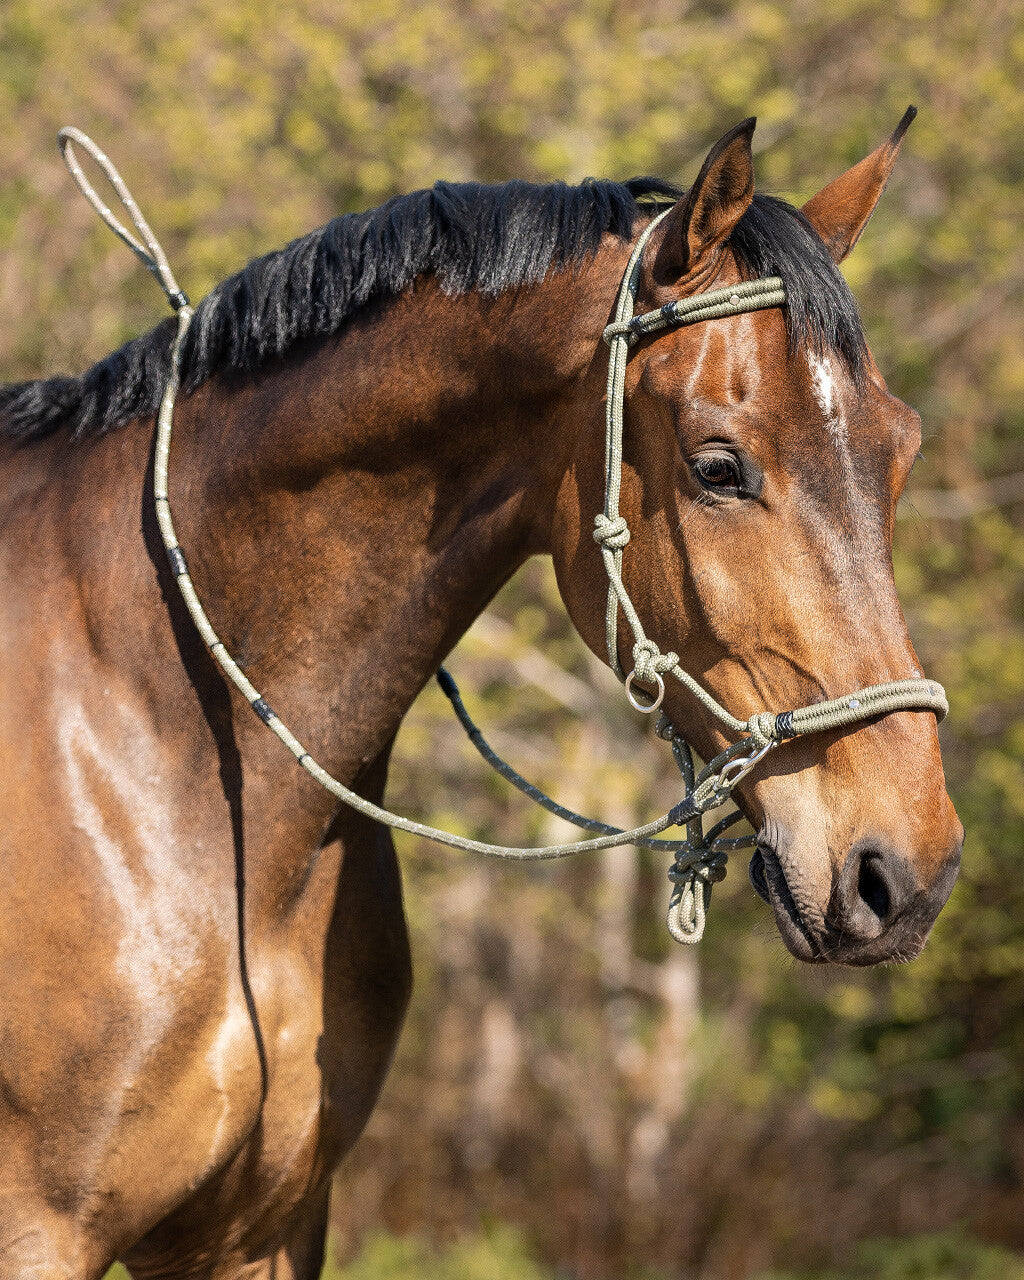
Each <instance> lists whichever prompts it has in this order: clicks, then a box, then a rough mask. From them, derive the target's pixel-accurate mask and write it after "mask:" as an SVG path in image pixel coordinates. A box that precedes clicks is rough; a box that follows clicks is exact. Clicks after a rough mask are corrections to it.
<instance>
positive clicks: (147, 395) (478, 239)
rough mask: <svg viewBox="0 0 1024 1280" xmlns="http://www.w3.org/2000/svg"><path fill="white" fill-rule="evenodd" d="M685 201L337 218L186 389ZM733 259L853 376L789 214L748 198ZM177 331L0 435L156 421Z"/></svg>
mask: <svg viewBox="0 0 1024 1280" xmlns="http://www.w3.org/2000/svg"><path fill="white" fill-rule="evenodd" d="M680 194H681V192H680V191H679V190H678V189H677V188H675V187H672V186H670V185H669V184H668V183H665V182H662V181H661V180H660V179H656V178H634V179H632V180H630V181H629V182H626V183H616V182H608V181H597V180H593V179H588V180H587V181H585V182H583V183H581V184H579V185H578V186H569V185H567V184H565V183H562V182H556V183H550V184H547V185H543V186H540V185H535V184H532V183H527V182H507V183H503V184H500V185H495V186H486V185H482V184H479V183H448V182H439V183H437V184H436V185H435V186H434V187H432V188H430V189H429V190H424V191H415V192H413V193H412V194H410V195H406V196H397V197H395V198H394V199H393V200H389V201H388V202H387V203H386V204H383V205H381V206H380V207H379V208H377V209H373V210H371V211H370V212H368V213H360V214H348V215H345V216H343V217H340V218H335V219H334V220H333V221H332V222H329V223H328V224H327V225H326V226H325V227H322V228H320V229H319V230H317V231H313V232H311V233H310V234H309V235H307V236H303V237H302V238H301V239H299V240H295V241H293V242H292V243H291V244H289V245H287V246H286V247H285V248H284V249H280V250H278V251H276V252H274V253H269V254H267V255H266V256H265V257H262V258H257V259H255V260H254V261H252V262H250V263H249V264H248V266H246V267H245V268H243V270H241V271H240V272H238V273H237V274H236V275H234V276H231V277H230V278H229V279H227V280H225V281H223V282H222V283H221V284H219V285H217V287H216V288H215V289H214V290H213V291H212V292H211V293H210V294H208V295H207V297H205V298H204V299H203V300H202V302H200V303H199V305H198V306H197V308H196V313H195V316H194V318H193V320H192V324H191V326H190V327H189V331H188V334H187V335H186V340H185V346H184V350H183V358H182V369H183V378H182V383H183V387H184V389H185V391H186V392H188V391H191V390H194V389H195V388H196V387H197V386H199V385H200V384H201V383H202V382H204V381H206V379H208V378H210V377H211V376H212V375H213V374H215V373H217V372H218V371H220V370H224V369H239V370H245V369H254V368H256V367H258V366H259V365H261V364H263V363H265V362H266V361H268V360H270V359H273V358H274V357H278V356H282V355H284V354H285V353H286V352H287V351H289V350H290V349H291V348H293V347H294V346H295V345H296V344H298V343H300V342H302V341H304V340H307V339H310V338H316V337H322V336H325V335H327V334H331V333H334V332H336V331H337V330H338V329H339V328H340V327H341V326H342V325H343V324H344V323H345V321H346V320H348V319H349V318H350V317H351V316H353V315H354V314H355V313H356V312H358V311H359V310H360V309H361V308H362V307H364V306H366V304H367V303H369V302H371V301H372V300H374V299H379V298H387V297H394V296H396V295H397V294H399V293H401V292H403V290H405V289H407V288H409V286H410V285H411V284H412V283H413V281H414V280H415V279H416V278H417V277H418V276H421V275H424V274H428V273H429V274H432V275H433V276H434V277H435V278H436V279H437V281H438V284H439V286H440V288H441V289H442V291H443V292H445V293H447V294H451V295H455V294H462V293H467V292H470V291H472V290H476V291H478V292H481V293H485V294H488V295H491V296H494V295H497V294H499V293H503V292H505V291H506V290H508V289H513V288H517V287H519V286H522V285H529V284H536V283H539V282H540V281H541V280H542V279H543V278H544V276H545V275H546V274H547V273H548V271H550V270H551V269H552V268H554V269H555V270H561V269H566V268H571V267H573V266H575V265H579V264H581V263H583V262H584V261H585V260H586V259H587V258H589V257H592V256H593V255H594V254H595V253H596V252H597V250H598V248H599V246H600V243H601V238H602V236H604V235H606V234H611V235H614V236H617V237H618V238H619V239H621V240H624V241H625V240H629V239H631V238H632V235H633V229H634V225H635V222H636V220H637V217H638V216H639V215H641V213H642V212H643V208H644V205H643V201H644V198H645V197H646V198H647V199H648V200H650V199H651V198H652V197H653V198H657V197H662V198H667V199H672V198H675V197H678V196H679V195H680ZM731 246H732V248H733V250H734V251H735V254H736V257H737V258H738V260H739V262H740V264H741V268H742V269H743V270H744V271H745V272H747V273H749V274H750V275H751V276H756V275H778V276H781V277H782V279H783V280H784V282H785V285H786V295H787V300H788V301H787V315H788V323H789V329H790V336H791V340H792V341H793V342H794V344H799V343H802V342H807V343H809V344H810V345H811V346H813V347H815V348H816V349H820V350H824V349H826V348H832V349H835V350H837V351H838V352H839V353H840V355H842V357H843V358H844V360H846V362H847V363H848V364H849V366H850V368H851V369H852V370H854V371H855V372H856V371H857V370H859V368H860V367H861V364H862V362H863V357H864V351H865V343H864V335H863V331H862V329H861V325H860V319H859V316H858V314H857V308H856V304H855V303H854V300H853V296H852V295H851V293H850V291H849V289H848V288H847V286H846V283H845V281H844V280H843V278H842V276H841V275H840V273H839V271H838V269H837V268H836V266H835V264H834V263H833V262H832V259H831V258H830V257H829V255H828V251H827V250H826V249H825V246H824V245H823V244H822V242H821V240H820V239H818V237H817V235H816V234H815V232H814V231H813V229H812V228H811V227H810V225H809V223H808V222H807V220H806V219H805V218H804V217H803V216H802V215H801V214H800V213H799V212H798V211H797V210H796V209H794V208H793V207H792V206H790V205H787V204H785V203H784V202H783V201H781V200H777V199H774V198H773V197H770V196H755V197H754V202H753V204H752V205H751V206H750V208H749V209H748V210H747V212H746V213H745V214H744V216H743V218H742V219H741V220H740V222H739V224H738V226H737V227H736V228H735V230H734V231H733V234H732V238H731ZM174 328H175V326H174V322H173V321H172V320H166V321H164V322H163V324H160V325H158V326H157V327H156V328H155V329H153V330H152V331H151V332H149V333H147V334H144V335H143V336H142V337H140V338H136V339H135V340H134V341H132V342H129V343H128V344H127V345H126V346H124V347H122V348H121V349H120V350H118V351H115V352H114V353H113V354H112V355H109V356H107V357H106V359H104V360H101V361H100V362H99V363H98V364H95V365H93V367H92V368H91V369H88V370H87V371H86V372H85V373H83V374H81V375H80V376H78V377H56V378H47V379H44V380H40V381H36V382H23V383H15V384H9V385H7V386H0V415H2V418H3V422H2V425H0V431H2V433H3V434H4V435H5V436H7V437H8V438H15V439H20V440H32V439H38V438H41V437H43V436H47V435H50V434H51V433H52V432H54V431H56V430H58V429H60V430H66V431H67V432H69V433H70V435H71V436H72V438H78V437H82V436H85V435H90V434H96V433H100V432H103V431H108V430H112V429H113V428H115V427H117V426H120V425H122V424H123V423H125V422H129V421H131V420H132V419H133V418H138V417H149V416H152V415H153V414H155V413H156V410H157V408H158V406H159V402H160V397H161V395H162V393H163V388H164V385H165V383H166V380H167V376H168V373H169V369H170V350H171V341H172V338H173V334H174Z"/></svg>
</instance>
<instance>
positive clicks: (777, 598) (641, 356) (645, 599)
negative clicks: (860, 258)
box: [554, 111, 963, 964]
mask: <svg viewBox="0 0 1024 1280" xmlns="http://www.w3.org/2000/svg"><path fill="white" fill-rule="evenodd" d="M912 118H913V112H912V111H909V112H908V113H907V115H906V116H905V117H904V119H903V120H902V121H901V122H900V125H899V126H898V128H897V129H896V131H895V132H894V133H893V134H892V136H891V137H890V138H889V139H888V140H887V141H886V142H885V143H884V144H883V145H882V146H881V147H879V148H878V149H877V150H876V151H874V152H873V153H872V154H871V155H869V156H868V157H867V158H866V159H864V160H862V161H861V162H860V163H859V164H857V165H855V166H854V167H853V168H852V169H850V170H849V171H848V172H847V173H845V174H843V175H842V176H841V177H839V178H838V179H836V180H835V181H834V182H832V183H831V184H830V185H828V186H827V187H825V188H824V189H823V190H822V191H820V192H819V193H818V194H817V195H816V196H814V197H813V199H811V200H810V201H809V202H808V203H807V204H806V205H805V206H804V207H803V210H802V211H798V210H796V209H794V208H792V207H791V206H789V205H786V204H784V203H783V202H781V201H776V200H773V199H771V198H770V197H764V196H755V195H754V176H753V163H752V155H751V147H750V142H751V136H752V133H753V127H754V122H753V121H752V120H749V121H746V122H744V123H743V124H741V125H739V126H737V127H736V128H734V129H733V130H731V131H730V132H729V133H728V134H726V135H725V137H724V138H722V139H721V141H719V142H718V144H717V145H716V146H715V147H714V148H713V149H712V151H711V152H710V154H709V155H708V157H707V159H706V160H705V162H704V165H703V167H702V169H701V171H700V175H699V176H698V178H697V181H696V182H695V183H694V185H693V187H692V188H691V189H690V191H689V192H688V193H686V194H685V195H684V196H682V197H681V198H680V199H678V201H677V202H676V203H675V204H674V206H673V207H672V208H671V210H670V211H669V212H668V214H667V216H665V217H664V218H663V219H662V220H661V223H660V225H659V226H658V227H656V228H655V230H654V232H653V234H652V235H651V238H650V241H649V243H648V245H647V246H646V248H645V250H644V256H643V259H642V262H641V272H640V278H639V288H638V299H637V310H638V312H640V311H643V312H647V311H652V310H654V309H657V308H660V307H662V306H664V305H665V304H668V303H672V302H675V301H677V300H679V299H681V298H686V297H688V296H692V295H694V294H698V293H701V292H704V291H706V290H708V289H717V288H720V287H721V286H728V285H732V284H738V283H739V282H741V281H743V280H746V279H750V278H752V277H756V276H780V277H781V278H782V279H783V280H784V282H785V287H786V297H787V302H786V305H785V307H784V308H783V307H778V306H776V307H773V308H770V309H766V310H760V311H752V312H747V313H744V314H740V315H732V316H725V317H720V318H716V319H713V320H708V321H705V322H702V323H697V324H692V325H689V326H687V327H684V328H670V329H668V330H663V331H662V332H660V333H655V334H652V335H650V336H647V337H643V338H642V339H641V340H640V341H639V342H638V343H637V344H636V345H635V346H634V347H633V350H632V353H631V355H630V358H629V364H628V366H627V372H626V379H625V443H624V462H623V478H622V495H621V510H622V513H623V514H624V515H625V517H626V519H627V521H628V524H629V527H630V529H631V530H632V537H631V541H630V543H629V546H628V548H627V549H626V551H625V554H624V558H623V570H622V572H623V579H624V581H625V583H626V584H627V586H628V590H629V593H630V596H631V597H632V600H633V603H634V604H635V606H636V609H637V612H638V614H639V616H640V617H641V618H642V619H643V625H644V628H645V629H646V631H647V634H648V635H649V636H651V637H652V638H653V639H654V640H655V641H656V642H657V643H658V644H659V645H660V647H661V649H662V650H668V649H671V650H674V651H675V652H677V653H678V654H679V656H680V663H681V666H682V667H683V669H684V670H685V671H687V672H689V673H690V674H691V675H693V676H694V677H696V678H697V680H698V681H699V682H700V683H701V684H702V685H703V686H704V687H705V688H706V689H707V690H709V691H710V692H711V693H712V694H713V696H714V697H715V698H716V699H717V700H718V701H719V702H720V703H721V704H722V705H723V706H725V707H727V708H729V710H730V711H732V712H733V713H734V714H735V715H736V716H738V717H739V718H740V719H746V718H747V717H748V716H751V715H754V714H755V713H757V712H759V711H762V710H765V709H772V710H776V711H780V710H783V709H785V708H789V707H800V706H803V705H806V704H809V703H814V702H821V701H825V700H828V699H832V698H836V697H839V696H841V695H844V694H848V693H851V692H852V691H854V690H857V689H860V688H863V687H865V686H868V685H876V684H880V683H884V682H887V681H895V680H900V679H905V678H908V677H915V676H920V674H921V672H920V662H919V661H918V659H917V657H916V655H915V653H914V649H913V646H912V644H911V641H910V637H909V635H908V632H907V626H906V623H905V621H904V618H903V614H902V611H901V608H900V604H899V600H898V598H897V595H896V588H895V584H894V581H893V566H892V538H893V528H894V520H895V510H896V503H897V501H898V499H899V497H900V495H901V493H902V492H903V489H904V487H905V485H906V482H907V477H908V475H909V473H910V469H911V466H912V464H913V461H914V458H915V456H916V455H917V452H918V449H919V446H920V442H921V429H920V419H919V417H918V415H917V414H916V413H915V412H914V411H913V410H912V409H910V408H908V407H907V406H906V405H905V404H903V403H901V402H900V401H899V400H898V399H897V398H896V397H894V396H893V395H892V394H891V393H890V392H889V391H888V389H887V387H886V385H885V382H884V380H883V378H882V376H881V374H880V373H879V371H878V368H877V367H876V365H875V363H874V361H873V359H872V357H871V355H870V352H869V351H868V348H867V344H866V342H865V339H864V335H863V330H862V328H861V325H860V321H859V318H858V315H857V310H856V306H855V304H854V302H853V298H852V295H851V294H850V292H849V289H848V288H847V286H846V284H845V282H844V281H843V278H842V276H841V275H840V273H839V271H838V268H837V265H836V264H837V263H839V262H840V261H841V260H842V259H843V258H844V257H845V256H846V254H847V253H848V252H849V251H850V249H851V248H852V247H853V245H854V244H855V243H856V241H857V239H858V238H859V236H860V234H861V232H862V231H863V229H864V226H865V224H866V223H867V221H868V218H869V217H870V215H871V213H872V211H873V210H874V207H875V205H876V203H877V201H878V199H879V197H880V196H881V193H882V191H883V189H884V187H885V185H886V182H887V180H888V178H889V175H890V173H891V171H892V168H893V165H894V163H895V160H896V156H897V153H898V150H899V146H900V142H901V140H902V136H903V134H904V132H905V130H906V128H907V126H908V125H909V123H910V121H911V119H912ZM597 447H598V444H597V435H596V432H595V433H590V434H587V433H584V435H583V436H582V437H581V444H580V446H579V450H578V453H577V457H576V460H575V463H574V467H573V472H574V479H575V484H566V485H565V486H563V497H564V496H565V494H566V493H567V492H568V491H570V490H572V489H575V490H576V491H577V494H578V492H579V491H584V492H587V491H589V492H590V493H593V491H594V485H595V481H594V479H593V476H594V472H595V471H596V470H597V468H598V467H599V465H600V464H599V462H598V461H596V460H595V450H596V448H597ZM584 476H585V477H586V478H585V479H583V477H584ZM573 501H574V502H576V503H578V497H577V496H575V495H574V497H573ZM555 530H556V532H555V537H554V547H555V563H556V571H557V572H558V575H559V582H560V586H561V589H562V593H563V596H564V598H565V600H566V604H567V606H568V608H569V611H570V613H571V615H572V617H573V619H574V621H575V622H576V625H577V626H578V628H579V629H580V631H581V633H582V634H583V636H584V638H585V639H586V640H587V642H588V644H590V646H591V647H592V648H593V649H594V650H595V652H597V653H599V654H602V656H603V653H604V649H605V645H604V635H603V633H602V630H601V621H602V618H603V614H604V610H603V603H602V602H603V595H604V591H605V590H606V584H605V582H604V580H603V579H604V575H603V571H602V568H601V563H600V558H599V556H598V553H597V550H596V549H595V548H593V547H588V546H587V545H586V543H587V542H588V541H589V539H588V538H587V537H586V536H585V535H586V530H585V529H582V528H581V527H580V522H579V521H578V520H574V519H572V518H563V519H560V517H559V514H558V513H557V512H556V519H555ZM595 595H596V597H597V599H595ZM631 642H632V641H631V638H630V637H629V635H628V633H627V631H626V629H625V626H624V624H622V623H620V636H619V645H620V652H621V653H622V655H623V663H624V666H625V669H626V670H627V671H628V670H629V668H630V664H629V662H628V660H627V659H626V658H625V655H627V654H628V653H629V645H630V644H631ZM669 685H670V687H669V689H668V692H667V695H666V702H665V710H666V712H667V714H668V716H669V718H670V719H671V720H672V722H673V723H674V724H675V725H676V726H678V727H679V728H680V729H682V730H684V731H685V733H686V736H687V737H688V738H689V739H690V740H691V741H692V742H693V743H694V745H695V746H696V747H697V749H698V750H699V751H700V752H701V754H702V755H704V757H705V758H706V759H711V757H712V756H714V755H716V754H717V753H718V752H720V751H721V750H722V749H723V747H724V746H725V745H727V743H728V741H729V739H728V738H727V737H726V736H724V735H723V733H722V730H721V726H720V725H718V724H717V722H716V721H715V720H713V719H712V718H711V716H710V715H709V714H708V712H707V711H706V710H705V709H704V708H703V707H702V706H701V705H700V704H699V703H698V702H697V701H696V700H695V699H694V698H693V697H692V695H690V694H689V693H688V692H687V691H686V689H685V688H682V687H680V686H679V685H678V684H676V683H675V682H672V681H670V682H669ZM737 799H738V801H739V803H740V806H741V808H742V809H743V811H744V813H745V814H746V816H747V817H748V818H749V820H750V822H751V823H752V825H753V826H754V829H755V831H756V832H757V849H756V852H755V854H754V857H753V859H752V861H751V867H750V875H751V880H752V882H753V884H754V887H755V889H756V890H757V892H758V893H759V894H760V896H761V897H763V898H764V900H765V901H766V902H768V903H770V904H771V906H772V909H773V911H774V913H775V918H776V921H777V923H778V927H779V930H780V932H781V934H782V937H783V939H784V940H785V942H786V945H787V946H788V947H789V949H790V950H791V951H792V952H793V954H794V955H796V956H798V957H799V958H800V959H802V960H807V961H817V962H821V961H828V960H831V961H837V962H843V963H847V964H870V963H875V962H878V961H884V960H904V959H909V958H911V957H913V956H914V955H916V954H917V953H918V952H919V950H920V948H921V947H922V946H923V944H924V940H925V938H926V936H927V934H928V931H929V929H930V927H931V925H932V923H933V922H934V920H935V918H936V916H937V914H938V912H939V910H940V909H941V907H942V906H943V905H944V903H945V901H946V899H947V898H948V896H949V893H950V891H951V889H952V885H953V882H954V880H955V878H956V873H957V869H958V866H959V860H960V847H961V844H962V839H963V830H962V828H961V826H960V823H959V821H958V819H957V817H956V814H955V812H954V809H953V806H952V803H951V802H950V800H949V797H948V796H947V794H946V788H945V781H944V777H943V771H942V763H941V760H940V755H939V743H938V737H937V732H936V721H935V716H934V715H933V714H932V713H930V712H927V711H918V710H904V711H899V712H896V713H892V714H889V715H884V716H879V717H875V718H874V719H872V720H868V721H865V722H863V723H861V724H859V725H852V726H848V727H846V728H844V729H833V730H830V731H827V732H822V733H818V734H813V735H811V736H808V737H804V738H800V739H797V740H795V741H791V742H786V743H783V744H782V745H781V747H780V748H779V749H778V750H776V751H773V752H771V753H770V755H769V756H768V757H767V758H766V759H765V760H764V761H763V762H762V763H761V764H760V765H759V766H758V767H757V769H756V770H755V771H754V772H752V773H751V775H750V777H749V778H748V779H747V780H745V781H744V782H743V783H742V784H741V785H740V786H739V788H738V791H737Z"/></svg>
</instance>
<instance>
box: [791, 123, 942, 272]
mask: <svg viewBox="0 0 1024 1280" xmlns="http://www.w3.org/2000/svg"><path fill="white" fill-rule="evenodd" d="M916 115H917V107H908V108H907V110H906V113H905V114H904V116H903V119H902V120H901V121H900V122H899V124H898V125H897V126H896V128H895V129H894V130H893V132H892V135H891V136H890V137H888V138H887V139H886V140H885V142H883V143H882V145H881V146H880V147H879V148H878V149H877V150H875V151H872V153H871V154H870V155H869V156H865V157H864V159H863V160H861V161H860V163H859V164H855V165H854V166H853V168H852V169H847V171H846V172H845V173H844V174H842V175H841V176H840V177H838V178H836V180H835V181H834V182H830V183H829V184H828V186H827V187H822V189H821V190H820V191H819V192H818V194H817V195H816V196H812V197H811V198H810V200H808V201H807V203H806V204H805V205H804V209H803V212H804V216H805V217H806V218H807V221H808V222H809V223H810V224H811V226H812V227H813V228H814V229H815V231H817V233H818V235H819V236H821V238H822V240H824V242H825V246H826V248H827V249H828V251H829V253H830V254H831V255H832V257H833V258H834V259H835V261H836V262H842V260H843V259H844V258H845V257H846V255H847V254H848V253H849V252H850V250H851V249H852V248H853V246H854V245H855V244H856V243H857V241H858V240H859V239H860V234H861V232H862V231H863V230H864V228H865V227H866V226H867V224H868V219H869V218H870V217H871V215H872V214H873V213H874V211H875V205H876V204H878V201H879V200H880V199H881V195H882V192H883V191H884V190H885V184H886V183H887V182H888V181H889V175H890V174H891V173H892V171H893V166H894V165H895V164H896V157H897V156H898V155H899V152H900V143H901V142H902V141H903V135H904V134H905V133H906V131H907V130H908V129H909V128H910V126H911V124H912V123H913V120H914V117H915V116H916Z"/></svg>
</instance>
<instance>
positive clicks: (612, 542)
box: [594, 512, 629, 551]
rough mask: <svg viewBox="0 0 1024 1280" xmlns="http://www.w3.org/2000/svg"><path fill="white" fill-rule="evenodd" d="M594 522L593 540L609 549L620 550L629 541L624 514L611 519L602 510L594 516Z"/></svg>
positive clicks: (627, 526)
mask: <svg viewBox="0 0 1024 1280" xmlns="http://www.w3.org/2000/svg"><path fill="white" fill-rule="evenodd" d="M594 524H595V525H596V528H595V529H594V541H595V542H599V543H600V544H601V546H602V547H607V548H608V550H609V551H621V550H622V548H623V547H624V546H625V545H626V543H627V542H628V541H629V525H628V524H626V518H625V516H616V517H615V518H614V519H612V518H611V517H609V516H606V515H605V514H604V513H603V512H602V513H601V515H599V516H595V517H594Z"/></svg>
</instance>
